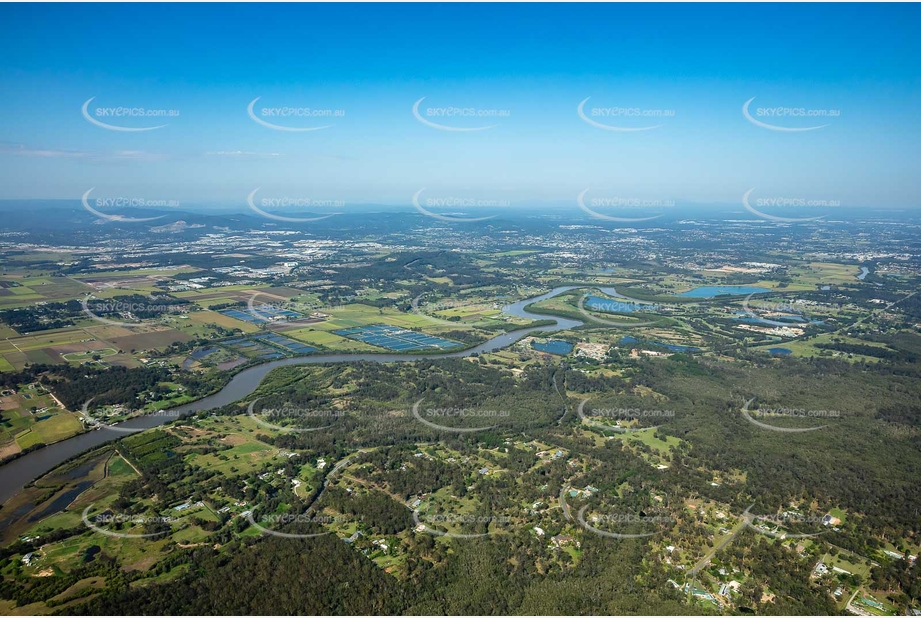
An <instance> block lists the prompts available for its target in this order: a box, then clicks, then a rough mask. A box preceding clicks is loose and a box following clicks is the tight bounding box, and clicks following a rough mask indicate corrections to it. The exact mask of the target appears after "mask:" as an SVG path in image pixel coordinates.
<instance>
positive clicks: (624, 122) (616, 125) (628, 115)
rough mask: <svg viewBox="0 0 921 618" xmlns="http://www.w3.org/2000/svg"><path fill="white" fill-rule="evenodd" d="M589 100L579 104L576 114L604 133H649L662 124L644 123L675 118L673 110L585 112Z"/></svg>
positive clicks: (612, 108) (618, 109)
mask: <svg viewBox="0 0 921 618" xmlns="http://www.w3.org/2000/svg"><path fill="white" fill-rule="evenodd" d="M589 99H591V97H585V99H583V100H582V102H581V103H579V105H578V107H576V113H577V114H578V115H579V118H581V119H582V120H583V121H585V122H586V123H588V124H590V125H592V126H593V127H596V128H598V129H604V130H605V131H617V132H621V133H636V132H638V131H650V130H652V129H658V128H660V127H661V126H662V124H661V123H659V124H654V125H649V124H644V123H648V122H649V121H653V122H655V121H657V120H662V119H669V118H674V117H675V110H673V109H647V108H642V107H592V108H589V110H588V111H587V112H586V109H585V104H586V103H588V100H589Z"/></svg>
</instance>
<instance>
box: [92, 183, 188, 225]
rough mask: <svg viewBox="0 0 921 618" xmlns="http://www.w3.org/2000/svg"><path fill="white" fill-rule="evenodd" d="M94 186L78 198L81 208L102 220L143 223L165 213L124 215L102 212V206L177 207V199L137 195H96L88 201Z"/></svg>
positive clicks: (121, 208) (160, 217) (122, 207)
mask: <svg viewBox="0 0 921 618" xmlns="http://www.w3.org/2000/svg"><path fill="white" fill-rule="evenodd" d="M95 189H96V187H92V188H90V189H89V190H88V191H87V192H86V193H84V194H83V196H82V197H81V198H80V203H81V204H83V208H84V209H86V211H87V212H89V213H91V214H93V215H96V216H97V217H99V218H100V219H102V220H103V221H117V222H119V223H144V222H146V221H156V220H157V219H162V218H163V217H165V216H166V215H159V216H156V217H141V218H138V217H126V216H124V215H120V214H109V213H106V212H103V211H102V210H100V209H104V208H115V209H119V210H124V209H131V208H138V209H145V208H178V207H179V200H171V199H148V198H144V197H138V196H117V197H107V198H103V197H97V198H95V199H94V200H93V201H92V204H91V203H90V193H92V192H93V191H94V190H95Z"/></svg>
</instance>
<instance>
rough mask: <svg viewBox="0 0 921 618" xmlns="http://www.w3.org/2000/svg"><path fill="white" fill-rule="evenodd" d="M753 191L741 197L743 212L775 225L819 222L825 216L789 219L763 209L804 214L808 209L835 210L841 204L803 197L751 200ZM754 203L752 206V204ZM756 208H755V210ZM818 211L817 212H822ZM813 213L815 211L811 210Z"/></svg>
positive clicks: (752, 189) (753, 189) (825, 215)
mask: <svg viewBox="0 0 921 618" xmlns="http://www.w3.org/2000/svg"><path fill="white" fill-rule="evenodd" d="M754 191H755V188H754V187H752V188H751V189H749V190H748V191H746V192H745V194H744V195H743V196H742V206H744V207H745V210H747V211H748V212H750V213H752V214H754V215H757V216H759V217H761V218H762V219H766V220H768V221H774V222H777V223H802V222H806V221H819V220H821V219H824V218H825V217H827V216H828V215H827V214H823V215H817V216H812V217H789V216H780V215H776V214H769V213H766V212H764V210H763V209H765V208H770V209H772V210H774V211H775V212H778V209H780V211H784V213H785V214H786V213H793V212H795V213H797V214H799V213H805V212H808V211H809V209H815V208H819V209H822V210H827V209H829V208H837V207H839V206H841V202H839V201H838V200H826V199H807V198H803V197H789V196H781V197H759V198H755V199H754V200H752V198H751V194H752V193H753V192H754ZM752 202H754V204H752ZM756 207H757V208H756ZM822 210H819V212H822ZM812 212H815V210H812Z"/></svg>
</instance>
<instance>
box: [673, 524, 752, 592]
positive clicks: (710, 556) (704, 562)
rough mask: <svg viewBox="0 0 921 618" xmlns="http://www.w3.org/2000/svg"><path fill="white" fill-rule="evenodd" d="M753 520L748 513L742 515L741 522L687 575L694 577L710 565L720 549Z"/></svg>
mask: <svg viewBox="0 0 921 618" xmlns="http://www.w3.org/2000/svg"><path fill="white" fill-rule="evenodd" d="M753 520H754V517H753V516H752V515H750V514H749V513H748V511H746V512H744V513H742V521H740V522H739V523H738V524H736V527H735V528H733V529H732V531H731V532H730V533H729V534H728V535H726V537H725V538H724V539H723V540H721V541H720V542H719V543H717V544H716V546H715V547H714V548H713V549H711V550H710V551H709V552H707V555H706V556H704V557H703V558H701V559H700V561H699V562H698V563H697V564H695V565H694V567H693V568H692V569H691V570H690V571H688V575H689V576H691V577H695V576H696V575H697V574H698V573H699V572H700V570H701V569H702V568H704V567H705V566H707V565H708V564H709V563H710V561H711V560H713V556H715V555H716V553H717V552H718V551H720V550H721V549H723V548H724V547H726V546H727V545H729V544H730V543H732V541H734V540H735V538H736V537H737V536H738V535H739V533H740V532H742V531H743V530H745V528H747V527H748V525H749V524H750V523H751V522H752V521H753Z"/></svg>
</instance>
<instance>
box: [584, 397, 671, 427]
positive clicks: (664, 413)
mask: <svg viewBox="0 0 921 618" xmlns="http://www.w3.org/2000/svg"><path fill="white" fill-rule="evenodd" d="M588 401H589V400H588V399H583V400H582V402H581V403H579V407H578V408H577V409H576V412H577V414H578V415H579V418H580V419H581V420H583V421H585V422H587V423H588V424H589V425H594V426H596V427H599V428H601V429H610V430H613V431H617V432H619V433H635V432H637V431H646V430H647V429H654V428H656V427H658V426H659V425H658V424H656V425H652V426H649V427H622V426H620V423H621V422H632V421H639V420H644V421H652V422H656V423H659V424H661V423H663V422H665V421H667V420H669V419H672V418H674V417H675V411H674V410H648V409H645V408H593V409H592V410H591V411H590V412H589V413H588V414H586V412H585V404H586V403H588ZM598 419H603V420H605V421H613V422H614V423H615V424H614V425H611V424H609V423H604V422H600V421H599V420H598Z"/></svg>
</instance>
